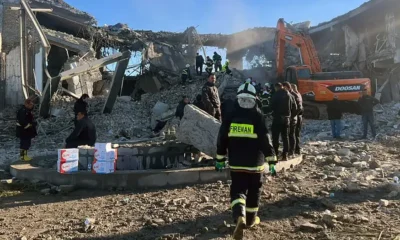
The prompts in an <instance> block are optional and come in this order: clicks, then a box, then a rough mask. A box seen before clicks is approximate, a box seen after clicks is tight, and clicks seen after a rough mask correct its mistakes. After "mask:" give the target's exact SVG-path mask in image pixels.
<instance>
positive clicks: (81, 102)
mask: <svg viewBox="0 0 400 240" xmlns="http://www.w3.org/2000/svg"><path fill="white" fill-rule="evenodd" d="M88 99H89V95H87V94H86V93H84V94H82V96H81V97H80V98H79V99H78V100H76V102H75V104H74V113H75V118H74V124H75V126H76V123H77V122H78V120H77V119H76V116H77V115H78V112H83V113H86V114H87V112H88V103H87V100H88Z"/></svg>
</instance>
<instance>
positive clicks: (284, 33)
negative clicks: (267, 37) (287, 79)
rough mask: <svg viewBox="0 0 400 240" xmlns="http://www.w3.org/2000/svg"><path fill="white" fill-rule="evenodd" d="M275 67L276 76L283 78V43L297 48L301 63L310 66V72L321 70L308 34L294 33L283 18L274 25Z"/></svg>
mask: <svg viewBox="0 0 400 240" xmlns="http://www.w3.org/2000/svg"><path fill="white" fill-rule="evenodd" d="M276 30H277V31H276V36H275V45H276V46H275V47H276V69H277V76H278V79H279V78H283V73H284V64H285V43H288V44H290V45H291V46H293V47H296V48H298V49H299V52H300V55H301V56H300V58H301V64H302V65H308V66H310V67H311V71H312V73H316V72H321V71H322V69H321V63H320V61H319V59H318V54H317V51H316V49H315V47H314V44H313V41H312V39H311V38H310V36H308V35H305V34H303V33H294V32H293V31H291V30H289V29H288V28H286V26H285V21H284V20H283V18H281V19H279V20H278V24H277V27H276Z"/></svg>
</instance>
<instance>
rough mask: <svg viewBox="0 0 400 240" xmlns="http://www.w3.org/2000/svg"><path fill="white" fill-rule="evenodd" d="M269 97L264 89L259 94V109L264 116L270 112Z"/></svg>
mask: <svg viewBox="0 0 400 240" xmlns="http://www.w3.org/2000/svg"><path fill="white" fill-rule="evenodd" d="M270 98H271V95H270V94H269V92H267V91H266V90H264V91H263V92H262V93H261V95H260V100H261V111H262V113H263V115H264V116H265V115H267V114H268V113H269V112H271V108H270V107H269V102H270Z"/></svg>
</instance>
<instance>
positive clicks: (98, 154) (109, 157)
mask: <svg viewBox="0 0 400 240" xmlns="http://www.w3.org/2000/svg"><path fill="white" fill-rule="evenodd" d="M117 158H118V151H117V149H111V150H108V151H101V150H97V149H95V150H94V159H95V160H98V161H114V160H116V159H117Z"/></svg>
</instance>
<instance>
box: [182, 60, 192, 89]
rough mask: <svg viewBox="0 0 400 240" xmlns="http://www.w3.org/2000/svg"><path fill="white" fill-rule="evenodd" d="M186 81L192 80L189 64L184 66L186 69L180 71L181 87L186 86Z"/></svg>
mask: <svg viewBox="0 0 400 240" xmlns="http://www.w3.org/2000/svg"><path fill="white" fill-rule="evenodd" d="M187 79H189V80H191V79H192V75H191V74H190V64H186V68H184V69H183V70H182V75H181V80H182V82H181V83H182V85H185V84H186V80H187Z"/></svg>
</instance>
